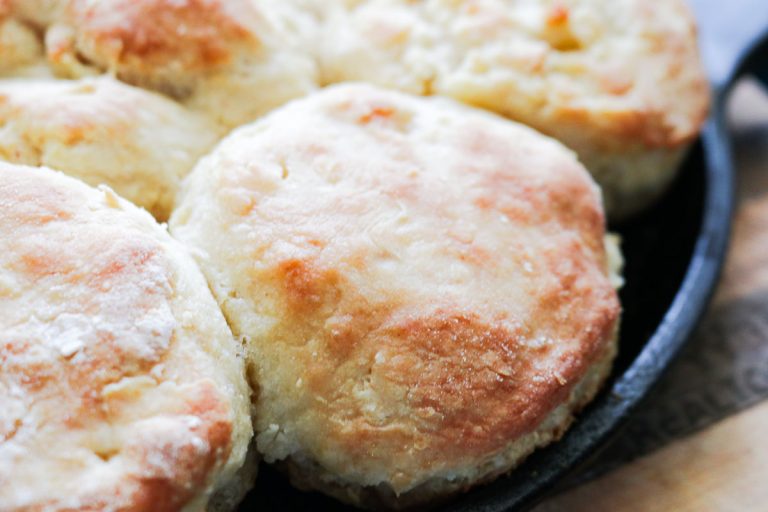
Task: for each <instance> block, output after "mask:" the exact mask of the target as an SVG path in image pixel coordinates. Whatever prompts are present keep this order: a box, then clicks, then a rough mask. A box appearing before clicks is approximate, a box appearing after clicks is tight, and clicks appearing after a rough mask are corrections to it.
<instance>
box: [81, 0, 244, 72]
mask: <svg viewBox="0 0 768 512" xmlns="http://www.w3.org/2000/svg"><path fill="white" fill-rule="evenodd" d="M254 18H255V19H256V20H258V11H256V10H255V9H254V8H253V7H252V6H251V4H250V3H249V2H248V1H245V0H243V1H231V0H230V1H221V0H185V1H183V2H178V1H174V0H142V1H139V2H137V1H135V0H102V1H99V2H92V1H89V0H75V1H72V2H70V5H69V20H70V21H71V23H72V24H73V25H74V26H75V27H77V28H78V30H79V35H78V37H79V38H81V39H82V44H83V46H84V47H85V48H87V49H92V50H95V52H96V54H97V55H98V56H99V57H100V58H101V59H103V60H104V61H105V62H106V63H107V64H108V65H109V67H113V68H114V67H115V66H117V65H125V66H128V67H137V66H140V67H144V66H146V67H147V68H152V67H164V66H165V67H175V68H178V71H182V70H198V71H199V70H206V69H210V68H216V67H217V66H220V65H222V64H226V63H227V62H228V61H230V60H231V58H232V55H231V53H232V51H233V48H232V47H233V46H236V45H238V44H249V45H251V46H257V45H258V44H259V40H258V38H257V35H256V34H255V33H254V32H253V31H251V30H250V27H249V23H251V24H252V23H253V20H254Z"/></svg>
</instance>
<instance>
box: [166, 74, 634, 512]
mask: <svg viewBox="0 0 768 512" xmlns="http://www.w3.org/2000/svg"><path fill="white" fill-rule="evenodd" d="M169 226H170V229H171V233H172V234H173V235H174V236H175V237H176V238H177V239H179V240H180V241H182V242H183V243H185V244H186V245H187V246H188V247H190V249H191V251H192V253H193V255H194V256H195V257H196V258H197V260H198V262H199V263H200V266H201V268H202V269H203V272H204V273H205V274H206V276H207V278H208V281H209V283H210V285H211V287H212V290H213V291H214V295H215V296H216V298H217V300H218V301H219V304H220V305H221V307H222V309H223V311H224V314H225V316H226V317H227V319H228V321H229V323H230V326H231V327H232V329H233V332H234V333H235V335H236V336H239V337H242V338H243V339H244V340H246V358H247V366H248V373H249V377H250V379H251V383H252V387H253V388H254V390H255V392H256V394H257V396H256V397H255V400H256V401H255V416H254V421H255V429H256V440H257V445H258V448H259V450H260V452H261V453H262V454H263V456H264V457H265V459H266V460H267V461H269V462H274V461H283V462H284V463H285V464H287V466H288V467H289V468H290V471H291V475H292V479H293V481H294V482H295V483H297V484H298V485H301V486H308V487H312V488H316V489H320V490H322V491H324V492H327V493H330V494H332V495H334V496H337V497H339V498H340V499H342V500H345V501H349V502H352V503H355V504H358V505H366V506H368V505H371V504H374V503H375V504H381V503H382V502H383V503H384V504H387V505H389V506H402V505H412V504H416V503H420V502H423V501H426V500H429V499H432V498H434V497H436V496H441V495H445V494H448V493H451V492H455V491H458V490H462V489H466V488H468V487H469V486H471V485H473V484H475V483H477V482H481V481H486V480H489V479H491V478H493V477H495V476H497V475H499V474H501V473H504V472H506V471H508V470H510V468H512V467H514V466H515V465H516V464H517V463H518V462H519V461H520V460H521V459H522V458H523V457H525V456H526V455H527V454H528V453H529V452H530V451H531V450H533V449H534V448H535V447H538V446H542V445H544V444H547V443H548V442H550V441H552V440H553V439H555V438H557V437H558V436H559V435H560V434H561V433H562V432H563V431H564V430H565V428H566V427H567V425H568V424H569V422H570V421H571V418H572V413H573V411H574V410H575V409H576V408H578V407H580V406H581V405H583V404H584V403H585V402H586V401H588V400H589V399H590V398H591V397H592V396H593V395H594V394H595V392H596V390H597V388H598V386H599V384H600V383H601V382H602V380H603V379H604V377H605V376H606V374H607V373H608V370H609V368H610V363H611V360H612V358H613V354H614V352H615V344H616V326H617V321H618V317H619V310H620V306H619V302H618V298H617V294H616V291H615V286H614V285H615V284H616V280H617V279H618V275H617V274H616V265H615V264H613V263H612V262H615V261H616V260H617V259H618V258H616V257H614V258H611V257H610V256H611V255H614V256H615V254H617V248H616V247H615V242H614V241H612V239H606V238H605V226H604V216H603V211H602V207H601V201H600V192H599V189H598V188H597V186H596V185H595V184H594V182H593V181H592V180H591V178H590V176H589V174H588V173H587V172H586V171H585V170H584V168H583V167H582V166H581V164H579V163H578V161H577V159H576V157H575V155H574V154H573V153H572V152H570V151H568V150H567V149H565V148H564V147H563V146H562V145H561V144H559V143H558V142H556V141H554V140H552V139H549V138H547V137H544V136H542V135H540V134H538V133H536V132H534V131H533V130H531V129H528V128H527V127H524V126H521V125H517V124H516V123H512V122H509V121H507V120H504V119H502V118H499V117H496V116H494V115H492V114H489V113H486V112H483V111H480V110H475V109H470V108H468V107H464V106H461V105H459V104H457V103H455V102H452V101H450V100H447V99H438V98H431V99H425V98H419V97H412V96H409V95H405V94H402V93H396V92H392V91H386V90H383V89H378V88H376V87H372V86H366V85H361V84H345V85H341V86H333V87H330V88H326V89H325V90H324V91H322V92H319V93H316V94H315V95H312V96H310V97H308V98H305V99H302V100H296V101H294V102H291V103H289V104H288V105H286V106H285V107H283V108H281V109H279V110H277V111H275V112H273V113H272V114H270V115H268V116H267V117H265V118H263V119H262V120H260V121H259V122H256V123H254V124H252V125H249V126H245V127H242V128H240V129H238V130H236V131H235V132H233V134H231V135H230V136H228V137H227V138H226V139H224V140H223V141H222V142H221V143H220V145H219V146H217V148H216V149H215V150H214V151H213V152H212V153H211V154H209V155H208V156H206V157H205V158H203V159H202V160H201V161H200V162H199V164H198V165H197V166H196V168H195V169H194V170H193V171H192V173H191V174H190V175H189V176H188V178H187V181H186V182H185V185H184V187H183V190H182V192H181V194H180V200H179V203H178V207H177V209H176V210H175V211H174V213H173V214H172V216H171V219H170V221H169ZM222 248H225V249H222Z"/></svg>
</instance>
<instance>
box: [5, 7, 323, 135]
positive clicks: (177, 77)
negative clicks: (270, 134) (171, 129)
mask: <svg viewBox="0 0 768 512" xmlns="http://www.w3.org/2000/svg"><path fill="white" fill-rule="evenodd" d="M7 1H11V4H13V5H14V12H15V13H16V15H17V16H18V17H19V19H21V20H23V21H25V22H27V23H28V24H30V25H32V26H34V27H36V28H37V29H38V30H40V31H42V32H43V33H44V34H45V52H46V58H47V61H48V63H49V65H50V66H51V68H52V69H53V71H54V72H55V74H56V75H57V76H60V77H64V78H77V77H83V76H90V75H95V74H101V73H111V74H113V75H115V76H117V77H118V78H120V79H121V80H124V81H126V82H128V83H131V84H133V85H138V86H140V87H145V88H149V89H152V90H155V91H159V92H162V93H165V94H167V95H170V96H172V97H173V98H175V99H177V100H179V101H181V102H182V103H184V104H185V105H187V106H189V107H190V108H192V109H195V110H198V111H201V112H203V113H205V114H207V115H209V116H210V117H211V118H212V119H214V120H215V121H217V122H219V123H221V124H223V125H224V126H227V127H230V128H231V127H233V126H236V125H239V124H242V123H246V122H249V121H251V120H253V119H254V118H256V117H257V116H259V115H261V114H263V113H265V112H266V111H268V110H270V109H272V108H274V107H277V106H279V105H281V104H282V103H284V102H286V101H287V100H290V99H292V98H295V97H297V96H302V95H304V94H307V93H308V92H310V91H311V90H313V89H314V88H315V86H316V74H317V70H316V66H315V62H314V59H313V58H312V57H311V56H310V52H309V48H308V47H307V46H306V45H301V44H300V43H301V42H302V41H303V39H304V38H305V37H308V35H309V34H311V33H312V30H313V26H314V25H313V23H314V21H313V20H314V18H313V16H312V15H311V13H309V12H305V11H304V10H302V9H300V6H301V2H300V1H299V0H297V1H296V2H288V3H281V2H274V3H273V2H270V1H266V0H182V1H178V0H139V1H137V0H100V1H98V2H93V1H91V0H58V1H57V0H53V1H52V2H50V4H51V6H50V7H49V8H48V9H47V10H45V12H46V13H47V14H46V15H42V14H40V12H38V11H35V10H33V9H28V8H26V9H25V8H24V5H25V4H24V1H23V0H15V1H13V0H7ZM294 4H295V5H296V7H293V6H294Z"/></svg>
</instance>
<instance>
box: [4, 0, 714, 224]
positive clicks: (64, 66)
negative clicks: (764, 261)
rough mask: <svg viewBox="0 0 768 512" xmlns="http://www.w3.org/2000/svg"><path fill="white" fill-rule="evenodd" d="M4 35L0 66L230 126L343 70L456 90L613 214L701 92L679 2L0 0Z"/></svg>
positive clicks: (672, 154) (690, 33)
mask: <svg viewBox="0 0 768 512" xmlns="http://www.w3.org/2000/svg"><path fill="white" fill-rule="evenodd" d="M39 35H42V37H38V36H39ZM0 43H3V44H0V75H5V76H7V75H9V74H10V75H12V74H14V73H15V74H17V75H18V74H22V75H25V76H28V75H39V74H41V73H42V74H46V73H47V74H54V75H56V76H58V77H60V78H77V77H84V76H90V75H96V74H103V73H107V74H111V75H113V76H115V77H116V78H118V79H120V80H122V81H125V82H128V83H131V84H133V85H136V86H139V87H143V88H148V89H152V90H154V91H157V92H160V93H163V94H166V95H168V96H170V97H172V98H174V99H176V100H178V101H179V102H181V103H182V104H184V105H185V106H187V107H189V108H191V109H194V110H197V111H199V112H201V113H203V114H205V115H207V116H208V117H209V118H211V119H212V120H213V121H215V122H217V123H220V124H222V125H223V126H224V127H225V128H227V129H230V128H233V127H236V126H238V125H241V124H244V123H248V122H251V121H253V120H254V119H256V118H258V117H259V116H261V115H264V114H265V113H267V112H268V111H270V110H272V109H274V108H277V107H279V106H280V105H282V104H284V103H285V102H287V101H289V100H291V99H294V98H297V97H301V96H304V95H306V94H309V93H310V92H312V91H313V90H315V89H316V88H318V87H319V86H321V85H329V84H334V83H338V82H344V81H362V82H368V83H373V84H377V85H380V86H385V87H390V88H394V89H398V90H402V91H406V92H410V93H414V94H422V95H440V96H448V97H452V98H454V99H456V100H459V101H461V102H464V103H467V104H470V105H474V106H477V107H481V108H484V109H487V110H490V111H493V112H496V113H498V114H501V115H503V116H505V117H508V118H510V119H513V120H516V121H519V122H523V123H525V124H527V125H529V126H531V127H533V128H535V129H537V130H539V131H541V132H543V133H545V134H547V135H550V136H553V137H555V138H557V139H558V140H560V141H561V142H563V143H564V144H565V145H567V146H568V147H570V148H571V149H573V150H575V151H576V152H577V153H578V155H579V158H580V159H581V161H582V163H584V165H585V166H586V167H587V169H588V170H589V171H590V172H591V173H592V175H593V176H594V178H595V179H596V180H597V182H598V184H599V185H600V186H601V187H602V189H603V196H604V200H605V203H606V209H607V212H608V215H609V217H610V218H611V219H613V220H621V219H622V218H626V217H628V216H630V215H632V214H634V213H637V212H639V211H641V210H642V209H644V208H645V207H647V206H650V205H651V204H652V203H653V201H654V200H655V199H656V198H658V197H659V196H660V195H661V194H662V193H663V192H664V191H665V190H666V189H667V187H668V185H669V183H670V182H671V181H672V179H673V178H674V176H675V171H676V169H677V168H678V166H679V163H680V160H681V158H682V157H683V156H684V153H685V151H686V149H687V148H688V146H689V144H690V142H691V141H692V140H694V139H695V137H696V136H697V135H698V133H699V130H700V128H701V125H702V122H703V120H704V118H705V117H706V114H707V109H708V103H709V92H708V90H709V88H708V84H707V81H706V79H705V76H704V73H703V68H702V65H701V63H700V60H699V56H698V51H697V47H696V33H695V27H694V23H693V18H692V16H691V13H690V12H689V9H688V7H687V5H686V4H685V1H684V0H658V1H655V2H647V1H645V0H573V1H569V2H563V1H560V0H464V1H455V0H419V1H411V0H282V1H269V0H100V1H98V2H94V1H91V0H0ZM43 55H44V56H43Z"/></svg>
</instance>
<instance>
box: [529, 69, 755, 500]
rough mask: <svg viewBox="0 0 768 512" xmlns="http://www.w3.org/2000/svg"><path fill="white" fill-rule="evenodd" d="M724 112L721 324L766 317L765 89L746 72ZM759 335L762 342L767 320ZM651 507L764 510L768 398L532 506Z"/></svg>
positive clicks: (715, 308) (715, 307)
mask: <svg viewBox="0 0 768 512" xmlns="http://www.w3.org/2000/svg"><path fill="white" fill-rule="evenodd" d="M729 112H730V120H731V128H732V132H733V136H734V150H735V156H736V160H737V164H738V169H739V171H738V198H739V200H738V206H737V211H736V216H735V223H734V231H733V238H732V243H731V249H730V253H729V256H728V262H727V264H726V268H725V271H724V274H723V279H722V281H721V283H720V285H719V287H718V291H717V293H716V295H715V298H714V299H713V302H712V305H711V307H710V309H709V311H710V313H708V314H709V315H725V316H729V317H731V318H720V319H718V320H719V321H721V323H725V325H729V321H730V322H737V323H743V322H744V321H745V320H746V321H749V319H750V318H751V317H759V318H755V320H756V321H755V322H754V325H768V323H766V319H768V97H766V95H765V94H764V92H763V90H761V89H760V88H759V86H758V85H757V84H756V83H754V82H752V81H749V80H747V81H744V82H742V83H741V84H739V85H738V87H737V88H736V90H735V92H734V95H733V97H732V99H731V103H730V108H729ZM742 304H749V305H750V306H749V310H746V309H745V307H746V306H741V305H742ZM708 320H712V318H705V320H704V322H705V324H706V322H707V321H708ZM758 320H759V321H758ZM702 334H703V333H699V334H698V335H702ZM758 339H760V340H761V341H762V342H763V343H765V344H766V345H768V328H765V329H764V330H763V331H762V332H760V333H758ZM695 342H696V340H695V339H694V340H692V343H693V344H695ZM767 375H768V368H764V373H763V374H762V376H763V377H765V376H767ZM657 510H659V511H667V510H670V511H681V512H687V511H691V512H693V511H696V512H707V511H716V512H720V511H728V512H730V511H768V402H761V403H759V404H758V405H755V406H753V407H751V408H749V409H747V410H745V411H743V412H741V413H739V414H736V415H734V416H731V417H729V418H727V419H725V420H723V421H720V422H719V423H717V424H715V425H712V426H709V427H708V428H706V429H704V430H702V431H700V432H697V433H695V434H693V435H691V436H688V437H686V438H684V439H682V440H679V441H676V442H674V443H672V444H670V445H668V446H666V447H664V448H661V449H660V450H658V451H656V452H654V453H652V454H650V455H647V456H645V457H642V458H640V459H638V460H636V461H634V462H632V463H630V464H628V465H626V466H624V467H621V468H619V469H617V470H615V471H613V472H611V473H609V474H607V475H605V476H603V477H601V478H599V479H597V480H595V481H592V482H590V483H587V484H585V485H582V486H580V487H578V488H576V489H573V490H571V491H568V492H566V493H564V494H561V495H559V496H556V497H554V498H551V499H550V500H548V501H546V502H544V503H542V504H541V505H540V506H539V507H537V508H536V509H535V512H561V511H569V512H580V511H589V512H601V511H611V512H613V511H621V512H635V511H657Z"/></svg>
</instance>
